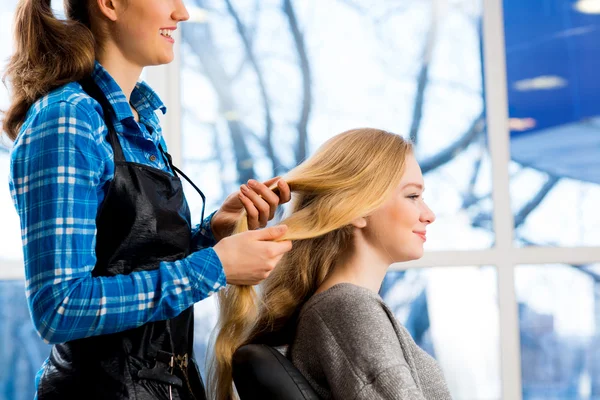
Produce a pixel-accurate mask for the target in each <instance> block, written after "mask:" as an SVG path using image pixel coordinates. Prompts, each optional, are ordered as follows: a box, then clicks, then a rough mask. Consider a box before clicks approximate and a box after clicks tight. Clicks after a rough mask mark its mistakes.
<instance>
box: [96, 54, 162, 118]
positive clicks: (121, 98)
mask: <svg viewBox="0 0 600 400" xmlns="http://www.w3.org/2000/svg"><path fill="white" fill-rule="evenodd" d="M92 77H93V78H94V81H95V82H96V84H97V85H98V86H99V87H100V89H101V90H102V92H103V93H104V95H105V96H106V98H107V99H108V101H109V102H110V103H111V105H112V106H113V108H114V110H115V114H116V115H115V116H116V119H117V121H121V122H122V121H123V120H125V119H127V118H133V112H132V111H131V108H130V107H129V104H128V103H127V97H125V94H124V93H123V91H122V90H121V88H120V87H119V85H118V84H117V82H116V81H115V80H114V79H113V77H112V76H110V74H109V73H108V71H107V70H106V69H104V67H103V66H102V65H101V64H100V63H99V62H98V61H96V62H95V64H94V71H93V72H92ZM131 104H132V105H133V106H134V107H135V109H136V111H137V112H138V114H140V118H148V117H149V115H150V114H152V113H154V111H156V110H161V112H162V113H163V114H165V113H166V112H167V108H166V107H165V105H164V104H163V102H162V101H161V100H160V98H159V97H158V95H157V94H156V92H155V91H154V90H152V89H151V88H150V86H148V85H147V84H146V83H145V82H143V81H139V82H138V83H137V84H136V85H135V88H134V89H133V92H132V93H131Z"/></svg>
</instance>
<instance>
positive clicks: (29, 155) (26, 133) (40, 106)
mask: <svg viewBox="0 0 600 400" xmlns="http://www.w3.org/2000/svg"><path fill="white" fill-rule="evenodd" d="M93 77H94V80H95V81H96V83H97V84H98V85H99V86H100V88H101V89H102V91H103V92H104V94H105V95H106V96H107V98H108V99H109V101H110V102H111V103H112V105H113V107H114V108H115V112H116V117H115V120H114V121H113V123H114V126H115V129H116V131H117V132H118V133H119V141H120V143H121V146H122V147H123V152H124V154H125V159H126V160H127V161H130V162H136V163H142V164H146V165H150V166H153V167H156V168H159V169H162V170H164V171H169V169H168V167H167V165H165V162H164V160H163V158H162V157H161V156H160V152H159V150H158V144H159V143H160V144H162V146H163V148H165V149H166V145H165V143H164V139H163V137H162V133H161V128H160V125H159V120H158V117H157V115H156V114H155V111H156V110H161V111H162V112H163V113H165V112H166V108H165V106H164V105H163V103H162V102H161V101H160V99H159V98H158V96H157V95H156V93H155V92H154V91H153V90H152V89H150V87H148V86H147V85H146V84H145V83H143V82H140V83H138V84H137V85H136V87H135V89H134V91H133V93H132V95H131V99H130V100H131V104H132V105H133V106H134V107H135V109H136V110H137V112H138V114H139V118H140V123H137V122H136V121H135V120H134V117H133V113H132V111H131V109H130V106H129V104H128V102H127V99H126V97H125V95H124V94H123V92H122V91H121V89H120V87H119V86H118V85H117V83H116V82H115V81H114V80H113V79H112V77H111V76H110V75H109V74H108V72H107V71H106V70H105V69H104V68H103V67H102V66H101V65H100V64H99V63H96V66H95V69H94V73H93ZM101 112H102V108H101V107H100V105H99V104H98V103H97V102H96V101H95V100H93V99H91V98H90V97H89V96H88V95H87V94H85V93H84V92H83V90H82V88H81V86H80V85H79V84H78V83H75V82H73V83H69V84H66V85H64V86H62V87H60V88H58V89H56V90H54V91H52V92H51V93H49V94H48V95H46V96H44V97H43V98H41V99H40V100H38V101H37V102H36V103H35V104H34V105H33V106H32V107H31V108H30V110H29V111H28V113H27V116H26V119H25V122H24V124H23V127H22V128H21V131H20V134H19V136H18V137H17V140H16V141H15V143H14V147H13V150H12V153H11V170H10V188H11V193H12V197H13V200H14V203H15V206H16V208H17V212H18V213H19V217H20V219H21V235H22V239H23V251H24V256H25V277H26V293H27V298H28V301H29V308H30V312H31V315H32V318H33V322H34V325H35V327H36V329H37V331H38V332H39V334H40V336H41V337H42V338H43V339H44V341H46V342H48V343H63V342H66V341H70V340H73V339H79V338H83V337H88V336H96V335H103V334H109V333H114V332H121V331H124V330H127V329H131V328H135V327H138V326H140V325H143V324H144V323H146V322H150V321H157V320H164V319H167V318H171V317H174V316H176V315H178V314H179V313H180V312H182V311H183V310H185V309H187V308H188V307H190V306H192V305H193V304H194V303H196V302H198V301H200V300H202V299H204V298H206V297H208V296H210V295H211V294H213V293H214V292H215V291H217V290H218V289H219V288H221V287H223V286H225V283H226V280H225V273H224V271H223V267H222V265H221V262H220V261H219V258H218V257H217V255H216V253H215V252H214V250H213V249H212V248H211V247H210V246H213V245H214V244H215V240H214V237H213V236H212V233H211V231H210V219H211V217H212V215H211V216H209V217H208V218H206V219H205V220H204V221H202V223H201V224H199V225H198V226H196V227H195V228H194V229H193V231H192V238H193V246H194V250H195V252H194V253H192V254H191V255H190V256H188V257H187V258H184V259H182V260H179V261H175V262H162V263H161V264H160V267H159V268H158V269H156V270H154V271H140V272H134V273H131V274H129V275H118V276H114V277H92V274H91V271H92V269H93V268H94V266H95V265H96V254H95V245H96V214H97V212H98V209H99V207H100V205H101V204H102V200H103V199H104V197H105V196H106V191H107V189H108V184H109V182H110V181H111V179H112V178H113V175H114V168H115V166H114V161H113V151H112V148H111V146H110V144H109V143H108V141H107V135H108V130H107V128H106V125H105V123H104V121H103V119H102V117H101ZM213 215H214V214H213ZM207 246H208V247H207Z"/></svg>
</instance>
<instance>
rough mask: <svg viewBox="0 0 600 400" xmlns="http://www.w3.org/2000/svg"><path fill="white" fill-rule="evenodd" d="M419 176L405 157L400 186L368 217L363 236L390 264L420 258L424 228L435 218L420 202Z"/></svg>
mask: <svg viewBox="0 0 600 400" xmlns="http://www.w3.org/2000/svg"><path fill="white" fill-rule="evenodd" d="M423 188H424V185H423V175H422V173H421V168H420V167H419V164H418V163H417V160H416V159H415V157H414V156H412V155H409V156H408V157H407V158H406V165H405V171H404V175H403V177H402V180H401V181H400V184H399V185H398V187H397V188H396V190H395V191H394V193H393V194H392V196H391V197H390V199H388V200H387V201H386V202H385V203H384V204H383V205H382V206H381V207H380V208H379V209H377V210H376V211H375V212H374V213H373V214H371V215H370V216H369V217H368V223H367V227H366V230H367V232H365V234H366V235H367V236H368V237H369V239H370V241H371V243H372V245H373V246H374V247H376V248H378V250H379V251H381V253H382V256H383V257H385V258H386V259H387V258H390V260H389V261H390V263H392V262H402V261H410V260H415V259H418V258H421V257H422V256H423V244H424V243H425V240H426V230H427V225H429V224H431V223H432V222H433V221H434V220H435V215H434V214H433V212H432V211H431V210H430V209H429V207H427V205H426V204H425V202H424V201H423Z"/></svg>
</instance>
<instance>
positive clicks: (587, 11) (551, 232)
mask: <svg viewBox="0 0 600 400" xmlns="http://www.w3.org/2000/svg"><path fill="white" fill-rule="evenodd" d="M595 4H596V2H593V1H584V0H577V1H558V2H557V1H553V0H533V1H520V0H504V18H505V33H506V63H507V81H508V105H509V116H510V120H509V126H510V129H511V158H512V161H513V164H512V165H511V176H512V178H511V188H510V192H511V197H512V207H513V210H514V215H515V241H516V243H517V244H518V245H520V246H528V245H542V246H598V245H600V213H598V210H597V205H598V204H599V203H600V157H598V154H599V153H598V152H599V150H600V80H599V79H598V70H600V57H598V54H599V53H600V41H598V31H597V27H598V26H599V25H600V14H599V13H598V12H594V10H593V7H594V5H595ZM596 7H597V6H596Z"/></svg>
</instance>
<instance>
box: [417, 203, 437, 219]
mask: <svg viewBox="0 0 600 400" xmlns="http://www.w3.org/2000/svg"><path fill="white" fill-rule="evenodd" d="M422 207H423V208H422V209H421V218H420V221H421V222H423V223H424V224H431V223H433V221H435V214H434V213H433V211H431V208H429V206H427V204H425V203H424V202H423V203H422Z"/></svg>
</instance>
